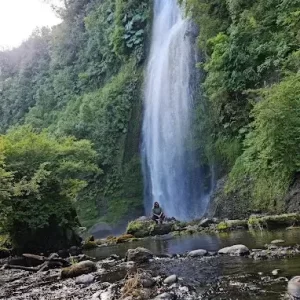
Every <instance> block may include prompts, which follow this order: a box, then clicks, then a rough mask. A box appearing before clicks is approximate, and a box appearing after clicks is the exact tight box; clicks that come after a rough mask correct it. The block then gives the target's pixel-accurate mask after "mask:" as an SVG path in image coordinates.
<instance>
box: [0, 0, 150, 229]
mask: <svg viewBox="0 0 300 300" xmlns="http://www.w3.org/2000/svg"><path fill="white" fill-rule="evenodd" d="M48 2H51V1H48ZM62 3H63V4H64V5H63V6H62V7H54V9H55V10H56V12H57V13H58V14H59V16H60V17H61V18H62V23H61V24H59V25H58V26H56V27H54V28H53V29H51V30H50V29H47V28H42V29H39V30H37V31H35V32H34V33H33V34H32V36H31V37H30V38H29V39H28V41H26V42H24V43H23V44H22V45H21V46H20V47H19V48H16V49H12V50H8V51H2V52H0V132H2V133H5V132H6V131H7V130H8V129H9V128H10V127H11V126H13V125H22V124H29V125H31V126H33V128H35V129H36V130H38V131H41V130H43V129H45V128H47V129H48V131H49V132H50V133H51V134H52V135H54V136H56V137H59V138H61V137H64V136H70V135H71V136H74V137H75V138H77V139H89V140H90V141H92V142H93V144H94V145H95V149H96V151H97V165H98V167H99V168H101V169H102V170H103V172H102V173H99V174H98V175H97V176H95V177H93V178H89V179H88V187H87V188H86V189H84V191H83V192H81V193H80V196H79V197H78V201H77V203H76V207H77V208H78V210H77V211H78V214H79V217H80V219H81V221H82V224H83V225H84V226H90V225H93V224H94V223H95V222H97V221H98V220H101V221H107V222H110V223H116V222H117V221H119V220H121V219H122V218H124V217H126V218H128V217H130V215H135V214H136V213H141V210H142V179H141V174H140V162H139V159H138V152H139V151H138V150H139V134H140V127H141V126H140V123H141V109H142V100H141V98H142V93H141V85H142V79H143V78H142V69H143V63H144V60H145V54H146V47H145V46H146V43H147V36H148V33H149V28H150V21H151V7H152V5H151V1H147V0H143V1H138V0H130V1H125V0H113V1H109V0H104V1H100V0H85V1H82V0H76V1H68V0H66V1H62Z"/></svg>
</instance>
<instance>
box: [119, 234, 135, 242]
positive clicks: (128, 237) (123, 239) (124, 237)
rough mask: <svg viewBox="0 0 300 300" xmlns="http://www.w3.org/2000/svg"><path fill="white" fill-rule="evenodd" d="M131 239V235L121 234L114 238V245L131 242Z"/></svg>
mask: <svg viewBox="0 0 300 300" xmlns="http://www.w3.org/2000/svg"><path fill="white" fill-rule="evenodd" d="M133 238H134V236H133V235H132V234H123V235H121V236H119V237H117V238H116V243H117V244H122V243H126V242H129V241H130V240H132V239H133Z"/></svg>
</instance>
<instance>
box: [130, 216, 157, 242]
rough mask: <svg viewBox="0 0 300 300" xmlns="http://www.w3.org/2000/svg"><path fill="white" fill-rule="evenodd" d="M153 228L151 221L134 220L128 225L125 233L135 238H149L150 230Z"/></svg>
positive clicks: (153, 224) (153, 223)
mask: <svg viewBox="0 0 300 300" xmlns="http://www.w3.org/2000/svg"><path fill="white" fill-rule="evenodd" d="M153 226H155V222H154V221H152V220H146V221H141V220H135V221H132V222H130V223H129V224H128V226H127V230H126V233H127V234H131V235H133V236H134V237H137V238H143V237H146V236H150V229H151V228H152V227H153Z"/></svg>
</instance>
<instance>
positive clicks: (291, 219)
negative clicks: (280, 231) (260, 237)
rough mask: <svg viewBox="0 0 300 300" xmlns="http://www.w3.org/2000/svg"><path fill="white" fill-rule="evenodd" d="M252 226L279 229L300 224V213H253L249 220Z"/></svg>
mask: <svg viewBox="0 0 300 300" xmlns="http://www.w3.org/2000/svg"><path fill="white" fill-rule="evenodd" d="M248 225H249V227H251V228H259V229H260V228H267V229H277V228H284V227H289V226H294V225H300V214H298V213H292V214H282V215H272V216H260V215H252V216H251V217H250V218H249V220H248Z"/></svg>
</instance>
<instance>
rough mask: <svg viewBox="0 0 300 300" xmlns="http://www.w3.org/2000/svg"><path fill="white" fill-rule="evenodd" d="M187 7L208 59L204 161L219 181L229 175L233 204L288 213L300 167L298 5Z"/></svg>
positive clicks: (202, 111)
mask: <svg viewBox="0 0 300 300" xmlns="http://www.w3.org/2000/svg"><path fill="white" fill-rule="evenodd" d="M182 2H183V3H185V4H186V11H187V14H188V15H189V16H190V17H191V18H192V19H193V20H194V21H195V22H196V23H197V24H198V25H199V28H200V34H199V39H198V40H199V48H200V50H201V53H202V56H204V57H203V60H204V63H202V64H200V66H199V67H201V68H202V69H203V71H205V73H206V75H205V78H204V80H203V86H204V92H203V95H202V103H201V104H200V105H199V109H198V117H197V120H196V124H195V126H196V128H197V130H198V134H199V137H198V139H200V138H201V139H202V143H201V149H199V150H200V152H201V153H202V157H203V158H204V159H205V160H206V161H208V162H209V163H210V164H212V165H214V166H215V171H216V176H217V177H218V178H220V177H222V176H224V175H226V174H228V173H230V174H229V177H228V178H229V179H228V180H227V184H226V185H225V186H226V189H225V190H226V193H227V195H224V198H225V199H226V203H227V205H228V204H229V203H228V201H227V199H228V197H229V198H230V199H231V201H232V202H237V203H239V202H244V203H240V205H239V204H236V203H233V204H232V205H234V206H236V205H239V207H240V209H239V210H240V211H241V213H242V214H243V213H245V212H247V211H242V210H243V208H246V209H247V210H248V209H249V210H261V211H271V212H276V211H284V210H285V203H284V195H285V194H286V192H287V190H288V188H289V186H290V184H291V183H292V181H293V179H294V178H295V175H296V174H297V172H299V166H300V157H299V141H300V123H299V117H300V115H299V112H300V102H299V99H300V97H299V95H300V90H299V86H300V77H299V74H298V72H299V66H300V64H299V58H300V56H299V53H300V37H299V29H300V22H299V15H300V10H299V6H300V1H299V0H292V1H279V0H275V1H273V0H272V1H270V0H267V1H265V0H259V1H245V0H238V1H235V0H228V1H225V0H213V1H208V0H187V1H182ZM202 145H205V146H202ZM226 193H225V194H226ZM245 195H247V197H244V196H245ZM221 205H222V204H221Z"/></svg>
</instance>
